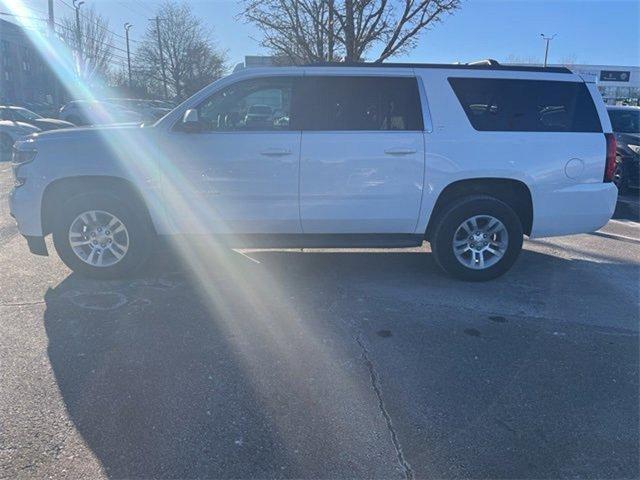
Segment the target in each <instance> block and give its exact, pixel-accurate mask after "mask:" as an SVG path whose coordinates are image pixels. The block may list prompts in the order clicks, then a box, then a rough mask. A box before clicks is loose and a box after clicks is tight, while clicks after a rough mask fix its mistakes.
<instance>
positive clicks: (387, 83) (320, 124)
mask: <svg viewBox="0 0 640 480" xmlns="http://www.w3.org/2000/svg"><path fill="white" fill-rule="evenodd" d="M302 83H303V87H302V89H301V95H300V97H299V102H298V108H297V111H298V112H299V117H298V118H300V124H301V127H302V130H321V131H322V130H324V131H327V130H349V131H358V130H360V131H362V130H414V131H417V130H422V129H423V125H422V109H421V107H420V94H419V93H418V84H417V81H416V79H415V78H410V77H395V78H394V77H356V76H353V77H350V76H337V77H322V76H319V77H315V76H311V77H306V78H304V80H303V82H302Z"/></svg>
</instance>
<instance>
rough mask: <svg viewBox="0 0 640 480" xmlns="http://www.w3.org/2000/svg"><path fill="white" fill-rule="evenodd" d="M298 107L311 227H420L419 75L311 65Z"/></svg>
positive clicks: (303, 212) (303, 206)
mask: <svg viewBox="0 0 640 480" xmlns="http://www.w3.org/2000/svg"><path fill="white" fill-rule="evenodd" d="M298 108H299V109H300V110H299V111H300V115H299V117H300V120H301V127H302V139H301V157H300V217H301V221H302V229H303V231H304V233H413V232H414V231H415V228H416V222H417V218H418V213H419V210H420V202H421V198H422V187H423V179H424V137H423V121H422V112H421V107H420V95H419V90H418V84H417V80H416V78H415V77H413V76H407V75H405V76H401V75H398V76H381V75H378V76H375V75H344V74H343V75H341V74H337V75H327V74H322V73H321V72H320V71H318V70H312V71H308V72H306V73H305V78H304V80H303V85H302V92H301V96H300V102H299V105H298Z"/></svg>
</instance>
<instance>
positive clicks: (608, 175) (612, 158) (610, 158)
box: [604, 133, 617, 182]
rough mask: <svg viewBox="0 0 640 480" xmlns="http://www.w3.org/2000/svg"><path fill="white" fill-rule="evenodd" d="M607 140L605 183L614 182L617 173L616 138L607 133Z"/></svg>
mask: <svg viewBox="0 0 640 480" xmlns="http://www.w3.org/2000/svg"><path fill="white" fill-rule="evenodd" d="M604 136H605V138H606V139H607V160H606V162H605V165H604V181H605V182H613V175H614V174H615V172H616V148H617V145H616V137H615V136H614V135H613V133H605V134H604Z"/></svg>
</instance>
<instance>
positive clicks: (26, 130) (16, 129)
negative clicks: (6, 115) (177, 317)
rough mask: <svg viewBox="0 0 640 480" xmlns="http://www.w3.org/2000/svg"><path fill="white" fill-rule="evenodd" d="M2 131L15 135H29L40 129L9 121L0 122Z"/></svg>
mask: <svg viewBox="0 0 640 480" xmlns="http://www.w3.org/2000/svg"><path fill="white" fill-rule="evenodd" d="M2 130H4V131H7V132H10V133H13V134H16V135H28V134H30V133H35V132H39V131H40V129H39V128H38V127H36V126H34V125H30V124H28V123H24V122H13V121H9V120H2V121H0V131H2Z"/></svg>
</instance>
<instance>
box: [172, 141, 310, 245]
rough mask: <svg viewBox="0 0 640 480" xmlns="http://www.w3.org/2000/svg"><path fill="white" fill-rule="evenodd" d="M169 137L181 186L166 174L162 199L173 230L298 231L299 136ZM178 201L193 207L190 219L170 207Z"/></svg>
mask: <svg viewBox="0 0 640 480" xmlns="http://www.w3.org/2000/svg"><path fill="white" fill-rule="evenodd" d="M169 135H170V137H171V139H170V140H169V143H170V144H171V146H172V148H174V149H175V151H176V152H179V154H176V155H175V156H173V158H172V159H171V161H170V163H168V165H169V167H170V168H171V170H173V171H175V172H177V174H178V175H179V176H178V178H179V179H180V181H179V182H180V183H178V184H177V185H176V177H175V176H173V175H171V174H169V173H168V172H167V175H166V176H165V177H164V178H165V179H166V181H165V182H163V195H164V202H165V204H166V205H167V207H168V211H169V212H170V213H172V215H171V216H170V218H171V220H172V222H173V223H174V225H173V228H174V229H175V230H176V231H177V232H180V233H187V234H206V233H225V234H227V233H302V229H301V227H300V212H299V207H298V179H299V168H300V132H275V133H274V132H269V133H261V132H228V133H227V132H216V133H203V134H187V133H180V132H172V133H170V134H169ZM279 152H282V154H279ZM285 152H288V153H285ZM272 153H276V154H275V155H272ZM183 187H185V188H188V190H189V191H188V192H184V191H182V189H183ZM176 197H178V198H177V200H176ZM180 197H182V198H185V199H186V200H187V201H186V203H188V204H189V205H192V206H193V208H194V212H195V215H190V216H184V215H181V214H180V210H181V209H180V208H172V207H174V206H177V205H176V203H177V202H181V201H182V199H181V198H180Z"/></svg>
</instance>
